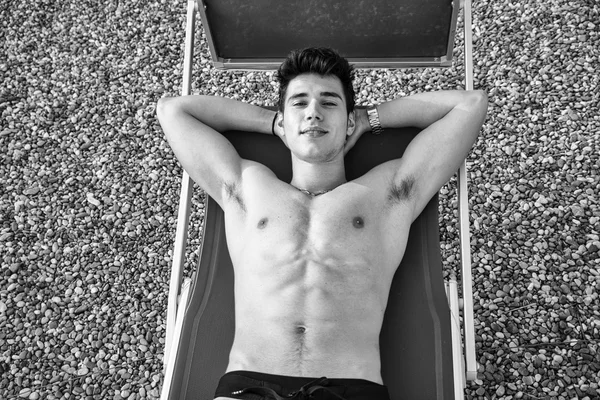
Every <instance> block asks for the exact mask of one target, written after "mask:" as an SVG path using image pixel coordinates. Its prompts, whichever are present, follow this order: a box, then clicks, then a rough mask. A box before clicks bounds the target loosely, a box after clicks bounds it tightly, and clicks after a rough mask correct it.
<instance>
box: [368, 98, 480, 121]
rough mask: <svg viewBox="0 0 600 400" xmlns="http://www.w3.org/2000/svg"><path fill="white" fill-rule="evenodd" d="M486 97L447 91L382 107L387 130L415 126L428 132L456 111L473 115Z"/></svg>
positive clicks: (393, 102) (398, 100)
mask: <svg viewBox="0 0 600 400" xmlns="http://www.w3.org/2000/svg"><path fill="white" fill-rule="evenodd" d="M482 97H485V95H484V94H483V93H482V92H481V91H464V90H446V91H437V92H426V93H418V94H415V95H412V96H408V97H401V98H398V99H395V100H392V101H389V102H385V103H382V104H379V105H378V106H377V111H378V112H379V119H380V121H381V126H382V127H383V128H401V127H405V126H414V127H417V128H426V127H428V126H429V125H431V124H433V123H435V122H437V121H439V120H440V119H442V118H444V117H445V116H446V115H447V114H448V113H449V112H450V111H452V110H453V109H454V108H457V107H458V108H464V109H465V110H466V111H470V108H471V105H472V104H473V102H476V101H479V99H480V98H482Z"/></svg>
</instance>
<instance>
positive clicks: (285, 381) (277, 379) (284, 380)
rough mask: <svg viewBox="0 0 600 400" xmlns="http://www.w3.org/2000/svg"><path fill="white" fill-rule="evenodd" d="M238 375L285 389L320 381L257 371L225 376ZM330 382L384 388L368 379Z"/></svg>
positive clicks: (231, 372) (332, 380) (329, 380)
mask: <svg viewBox="0 0 600 400" xmlns="http://www.w3.org/2000/svg"><path fill="white" fill-rule="evenodd" d="M230 375H236V376H241V377H245V378H248V379H252V380H254V381H258V382H270V383H274V384H277V385H280V386H282V387H284V388H295V387H300V386H304V385H306V384H307V383H310V382H312V381H314V380H315V379H319V378H320V377H319V376H315V377H303V376H287V375H274V374H266V373H263V372H256V371H242V370H240V371H230V372H228V373H226V374H225V375H223V377H225V376H230ZM327 381H328V382H329V384H328V386H373V387H377V386H379V387H384V385H380V384H379V383H376V382H373V381H370V380H367V379H355V378H327Z"/></svg>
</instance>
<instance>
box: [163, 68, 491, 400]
mask: <svg viewBox="0 0 600 400" xmlns="http://www.w3.org/2000/svg"><path fill="white" fill-rule="evenodd" d="M345 104H346V103H345V99H344V97H343V90H342V86H341V83H340V81H339V80H338V79H337V78H336V77H330V76H327V77H323V76H320V75H314V74H305V75H300V76H298V77H297V78H295V79H293V80H292V81H291V82H290V84H289V87H288V91H287V95H286V101H285V109H284V111H283V113H281V112H280V113H279V114H278V117H277V125H276V127H277V132H276V133H277V134H278V135H279V136H280V137H281V138H282V140H284V142H285V143H286V145H287V146H288V147H289V148H290V150H291V152H292V168H293V178H292V182H291V184H290V183H286V182H282V181H280V180H279V179H277V177H276V176H275V175H274V174H273V173H272V172H271V171H270V170H269V169H268V168H267V167H265V166H263V165H261V164H258V163H256V162H252V161H248V160H243V159H241V158H240V157H239V155H238V154H237V152H236V151H235V149H234V148H233V146H232V145H231V144H230V143H229V142H228V141H227V140H226V139H225V138H224V137H223V136H222V135H220V134H219V133H218V131H224V130H228V129H246V130H251V131H257V132H263V133H267V134H271V132H270V131H271V121H272V118H273V115H274V114H273V112H272V111H268V110H264V109H260V108H258V107H254V106H251V105H248V104H243V103H239V102H235V101H233V100H228V99H223V98H207V97H201V96H187V97H180V98H170V99H161V101H160V102H159V105H158V115H159V119H160V122H161V125H162V127H163V130H164V131H165V134H166V136H167V138H168V140H169V143H170V145H171V147H172V148H173V150H174V152H175V154H176V155H177V157H178V159H179V161H180V162H181V164H182V165H183V167H184V168H185V169H186V171H188V173H189V174H190V176H191V177H192V178H193V179H194V180H195V181H196V182H197V183H198V184H199V185H200V186H201V187H202V188H203V189H204V190H206V192H207V193H208V194H209V195H210V196H211V197H213V198H214V199H215V200H216V201H217V202H218V203H219V204H220V205H221V207H222V208H223V210H224V211H225V223H226V230H227V243H228V247H229V252H230V254H231V258H232V261H233V265H234V269H235V299H236V310H235V311H236V331H235V338H234V343H233V346H232V349H231V353H230V357H229V365H228V367H227V371H234V370H250V371H257V372H263V373H269V374H276V375H290V376H303V377H320V376H327V377H329V378H354V379H367V380H370V381H373V382H376V383H380V384H381V383H382V379H381V372H380V353H379V333H380V329H381V325H382V321H383V315H384V311H385V307H386V304H387V299H388V293H389V288H390V285H391V281H392V277H393V275H394V272H395V270H396V268H397V266H398V265H399V263H400V261H401V259H402V256H403V255H404V250H405V246H406V242H407V237H408V231H409V228H410V224H411V223H412V221H413V220H414V219H415V218H416V217H417V216H418V215H419V213H420V212H421V211H422V209H423V208H424V207H425V205H426V204H427V202H428V201H429V199H430V198H431V196H432V195H433V194H434V193H435V192H437V190H439V188H440V187H441V186H442V185H443V184H444V183H445V182H446V181H447V180H448V179H449V178H450V176H451V175H452V174H453V173H454V172H455V171H456V170H457V169H458V167H459V165H460V163H461V162H462V160H463V159H464V158H465V157H466V155H467V153H468V151H469V149H470V148H471V146H472V144H473V142H474V141H475V139H476V138H477V135H478V132H479V130H480V128H481V125H482V123H483V119H484V117H485V112H486V108H487V100H486V97H485V95H484V94H482V93H481V92H464V91H448V92H438V93H424V94H419V95H415V96H411V97H408V98H403V99H398V100H395V101H392V102H388V103H384V104H381V105H379V106H378V109H379V113H380V118H381V123H382V126H383V127H384V128H385V127H392V126H417V127H422V128H425V129H424V130H423V131H422V132H421V133H420V134H419V135H418V136H417V137H416V138H415V139H414V140H413V141H412V142H411V144H410V146H409V147H408V148H407V150H406V151H405V154H404V156H403V158H402V159H398V160H393V161H390V162H387V163H385V164H382V165H380V166H378V167H376V168H374V169H373V170H371V171H370V172H368V173H367V174H365V175H364V176H362V177H360V178H358V179H356V180H353V181H349V182H347V181H346V178H345V172H344V164H343V157H344V155H345V153H346V152H347V151H348V150H349V149H350V148H351V147H352V146H353V145H354V143H356V140H357V139H358V138H359V137H360V135H362V134H363V133H365V132H367V131H369V130H370V128H369V125H368V120H367V117H366V112H365V111H364V110H360V111H358V110H357V111H356V112H354V113H351V114H350V115H348V113H347V111H346V105H345ZM232 116H234V117H232ZM292 185H293V186H292ZM296 188H303V189H308V190H310V191H312V192H318V191H322V190H331V191H330V192H328V193H325V194H322V195H319V196H316V197H312V196H310V195H307V194H304V193H302V192H300V191H299V190H297V189H296ZM224 372H225V371H224ZM219 399H225V397H220V398H219Z"/></svg>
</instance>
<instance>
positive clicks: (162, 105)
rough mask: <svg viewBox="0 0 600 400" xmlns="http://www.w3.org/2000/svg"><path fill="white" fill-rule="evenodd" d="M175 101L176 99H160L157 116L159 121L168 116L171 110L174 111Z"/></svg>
mask: <svg viewBox="0 0 600 400" xmlns="http://www.w3.org/2000/svg"><path fill="white" fill-rule="evenodd" d="M175 99H176V98H175V97H161V98H160V99H158V102H157V103H156V115H157V116H158V119H159V120H160V119H161V118H162V117H164V116H165V115H166V114H168V113H169V110H172V109H173V103H174V100H175Z"/></svg>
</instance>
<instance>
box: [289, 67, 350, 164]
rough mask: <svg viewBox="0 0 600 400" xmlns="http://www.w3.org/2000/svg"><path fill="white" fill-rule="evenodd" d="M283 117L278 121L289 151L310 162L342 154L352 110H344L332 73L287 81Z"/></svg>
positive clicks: (336, 82) (333, 157) (340, 88)
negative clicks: (349, 111) (348, 112)
mask: <svg viewBox="0 0 600 400" xmlns="http://www.w3.org/2000/svg"><path fill="white" fill-rule="evenodd" d="M284 104H285V107H284V112H283V116H282V115H280V116H279V120H278V124H279V126H280V127H282V128H283V132H284V135H285V141H286V143H287V146H288V147H289V149H290V150H291V151H292V153H293V154H294V155H295V156H296V157H298V158H300V159H302V160H305V161H307V162H310V163H322V162H329V161H332V160H334V159H335V158H336V157H340V156H341V157H342V158H343V156H344V152H343V150H344V143H345V141H346V137H347V135H350V134H352V131H353V130H354V113H350V115H348V114H347V112H346V100H345V98H344V90H343V88H342V83H341V82H340V80H339V79H338V78H337V77H336V76H321V75H317V74H303V75H299V76H297V77H296V78H294V79H292V80H291V81H290V83H289V84H288V88H287V93H286V97H285V103H284Z"/></svg>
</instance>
